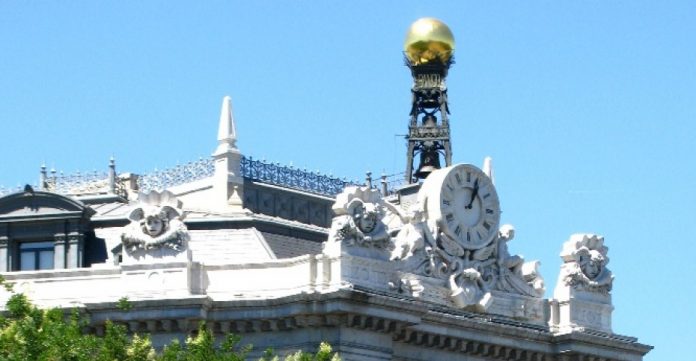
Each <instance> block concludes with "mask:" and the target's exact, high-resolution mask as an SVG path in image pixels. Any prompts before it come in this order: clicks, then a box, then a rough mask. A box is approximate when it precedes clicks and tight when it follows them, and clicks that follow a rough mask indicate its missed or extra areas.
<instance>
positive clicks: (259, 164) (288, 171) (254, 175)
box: [241, 157, 357, 197]
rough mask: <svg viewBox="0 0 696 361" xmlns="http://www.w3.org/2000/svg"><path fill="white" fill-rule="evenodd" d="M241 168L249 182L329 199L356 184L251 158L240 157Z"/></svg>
mask: <svg viewBox="0 0 696 361" xmlns="http://www.w3.org/2000/svg"><path fill="white" fill-rule="evenodd" d="M241 168H242V176H243V177H244V178H247V179H250V180H254V181H258V182H261V183H268V184H273V185H277V186H281V187H286V188H291V189H297V190H301V191H305V192H309V193H315V194H320V195H325V196H330V197H334V196H336V194H338V193H340V192H341V191H343V188H345V187H346V186H348V185H355V184H357V182H355V181H348V180H346V179H345V178H344V179H340V178H336V177H333V176H331V175H325V174H321V173H319V172H311V171H308V170H306V169H299V168H295V167H293V166H283V165H280V164H279V163H270V162H266V161H263V160H255V159H252V157H248V158H247V157H242V162H241Z"/></svg>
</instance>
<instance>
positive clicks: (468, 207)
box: [464, 178, 479, 209]
mask: <svg viewBox="0 0 696 361" xmlns="http://www.w3.org/2000/svg"><path fill="white" fill-rule="evenodd" d="M478 181H479V180H478V178H476V179H475V180H474V190H473V191H472V192H471V200H469V204H467V205H466V206H465V207H464V208H465V209H471V205H472V204H474V199H475V198H476V196H477V195H478V190H479V184H478Z"/></svg>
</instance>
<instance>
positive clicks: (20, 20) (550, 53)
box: [0, 1, 696, 360]
mask: <svg viewBox="0 0 696 361" xmlns="http://www.w3.org/2000/svg"><path fill="white" fill-rule="evenodd" d="M423 16H433V17H437V18H440V19H442V20H443V21H445V22H446V23H447V24H449V26H450V28H451V29H452V31H453V33H454V35H455V38H456V41H457V49H456V53H455V54H456V55H455V57H456V64H455V65H454V66H453V68H452V69H451V70H450V75H449V77H448V86H449V95H450V96H449V99H450V104H451V111H452V114H451V127H452V134H453V135H452V138H453V152H454V161H455V162H466V163H474V164H477V165H480V164H481V162H482V160H483V158H484V156H486V155H490V156H492V157H493V160H494V161H493V164H494V167H495V172H496V182H497V187H498V193H499V196H500V199H501V207H502V209H503V211H504V214H503V222H506V223H512V224H513V225H515V227H516V228H517V237H516V239H515V240H514V241H513V243H511V244H510V248H511V251H512V252H513V253H520V254H523V255H524V256H525V257H526V258H527V259H539V260H541V261H542V273H543V275H544V276H545V278H546V283H547V289H548V290H549V291H547V294H548V295H550V294H551V290H552V289H553V287H554V285H555V282H556V276H557V272H558V267H559V264H560V259H559V257H558V253H559V252H560V249H561V244H562V243H563V242H564V241H565V240H566V239H567V238H568V236H569V235H570V234H572V233H575V232H594V233H599V234H602V235H604V236H605V237H606V244H607V245H608V246H609V247H610V251H609V257H610V258H611V262H610V264H609V268H610V269H612V271H613V272H614V274H615V275H616V281H615V288H614V292H613V297H614V305H615V311H614V330H615V332H617V333H620V334H628V335H633V336H638V337H639V338H640V341H642V342H644V343H648V344H652V345H655V346H656V349H655V350H654V351H653V352H652V353H650V354H649V355H648V357H647V358H646V359H647V360H671V359H679V358H682V356H681V355H682V352H683V351H681V350H680V346H681V347H682V348H683V347H684V345H688V344H689V343H690V342H691V343H692V342H693V341H696V338H695V337H694V336H693V332H692V330H691V329H690V327H691V325H693V324H694V323H696V312H694V311H693V309H692V303H693V302H691V300H692V297H694V296H696V294H695V293H696V292H694V291H695V288H696V286H694V284H695V283H694V282H693V280H692V278H693V277H694V274H696V266H695V265H694V262H693V254H694V253H695V252H696V246H695V245H694V244H695V243H696V236H694V231H693V230H691V229H689V228H688V227H687V226H688V225H689V224H693V223H694V221H696V211H695V210H694V207H695V206H694V204H696V191H694V187H696V162H694V161H693V154H694V151H693V148H694V145H693V144H694V138H695V137H694V134H695V133H696V126H695V125H694V119H695V118H696V4H695V3H694V2H690V1H660V2H650V1H525V2H522V1H516V2H501V1H485V2H483V1H481V2H471V1H451V2H440V1H418V2H416V1H383V2H379V3H377V2H372V1H350V2H348V1H341V2H339V1H314V2H310V1H285V2H282V3H281V2H269V1H255V2H248V1H247V2H241V1H239V2H235V1H209V2H198V3H195V4H193V3H180V2H170V1H147V2H142V1H108V2H107V1H103V2H94V1H62V2H59V1H53V2H50V1H3V2H0V141H1V142H2V143H1V144H2V151H0V184H1V185H4V186H16V185H19V184H24V183H33V182H35V181H36V179H37V177H38V170H39V166H40V165H41V164H42V162H45V163H46V164H47V165H48V167H49V168H50V167H55V168H56V169H58V170H62V171H64V172H66V173H71V172H74V171H76V170H80V171H91V170H95V169H97V170H106V167H107V165H108V159H109V157H110V156H111V155H113V156H114V157H115V158H116V162H117V169H118V170H119V171H121V172H125V171H130V172H136V173H142V172H148V171H151V170H153V169H154V168H156V167H157V168H160V169H161V168H165V167H170V166H173V165H175V164H177V163H178V162H179V163H180V162H186V161H189V160H194V159H197V158H198V157H205V156H208V155H210V154H211V153H212V151H213V150H214V148H215V144H216V142H215V136H216V126H217V118H218V115H219V109H220V103H221V100H222V97H223V96H224V95H230V96H232V99H233V107H234V112H235V118H236V120H237V131H238V134H239V146H240V149H241V150H242V152H243V153H244V154H247V155H251V156H254V157H258V158H262V157H265V158H266V159H268V160H272V161H277V162H280V163H283V164H289V163H291V162H292V164H294V165H296V166H301V167H308V168H310V169H319V170H321V171H323V172H326V173H329V172H332V173H333V174H337V175H340V176H347V177H349V178H362V177H363V176H364V172H365V171H366V170H372V171H373V172H375V173H381V172H386V173H397V172H402V171H403V169H404V166H405V144H404V141H403V138H402V137H401V136H400V135H403V134H404V133H405V131H406V126H407V121H408V111H409V110H410V108H409V102H410V91H409V89H410V86H411V79H410V74H409V72H408V69H407V68H406V67H404V66H403V59H402V54H401V51H402V42H403V38H404V34H405V31H406V29H407V28H408V26H409V24H410V23H411V22H413V21H414V20H416V19H417V18H419V17H423Z"/></svg>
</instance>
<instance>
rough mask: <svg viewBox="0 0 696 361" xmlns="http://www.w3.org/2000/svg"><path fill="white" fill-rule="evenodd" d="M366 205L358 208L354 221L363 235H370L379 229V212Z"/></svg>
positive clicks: (354, 214)
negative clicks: (376, 228)
mask: <svg viewBox="0 0 696 361" xmlns="http://www.w3.org/2000/svg"><path fill="white" fill-rule="evenodd" d="M368 208H372V207H366V206H365V205H362V206H359V207H356V209H355V211H354V213H353V219H355V223H356V224H357V226H358V228H359V229H360V230H361V231H362V232H363V233H370V232H372V231H374V230H375V227H377V212H376V211H375V210H374V209H368Z"/></svg>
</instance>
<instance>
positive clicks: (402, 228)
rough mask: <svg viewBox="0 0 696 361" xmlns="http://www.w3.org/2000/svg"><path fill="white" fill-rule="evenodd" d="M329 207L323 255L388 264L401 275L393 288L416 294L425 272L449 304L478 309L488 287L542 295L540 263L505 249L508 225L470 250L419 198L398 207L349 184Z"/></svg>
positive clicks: (484, 305)
mask: <svg viewBox="0 0 696 361" xmlns="http://www.w3.org/2000/svg"><path fill="white" fill-rule="evenodd" d="M333 210H334V212H335V214H336V216H335V217H334V218H333V222H332V226H331V229H330V232H329V238H328V241H327V242H326V243H325V245H324V254H325V255H328V256H339V255H340V254H341V252H342V251H343V252H347V253H349V254H352V255H359V256H364V257H370V258H375V259H380V260H383V261H386V262H391V263H393V264H394V267H393V269H394V271H395V273H398V274H401V275H405V278H402V279H399V280H398V281H397V282H396V283H394V284H393V285H392V286H393V287H392V288H393V289H397V290H399V291H402V292H403V291H408V292H411V293H412V295H413V294H419V293H420V292H421V291H422V288H423V285H422V283H423V282H421V281H419V277H425V278H427V279H429V280H430V281H433V280H436V282H435V283H437V284H440V285H441V286H443V287H446V288H448V289H449V291H450V299H451V302H452V303H453V304H454V305H456V306H458V307H461V308H473V309H476V310H480V311H485V310H486V309H488V307H489V306H490V304H491V300H492V295H491V291H493V290H497V291H502V292H508V293H516V294H520V295H523V296H527V297H535V298H540V297H542V296H543V294H544V291H545V289H544V281H543V278H542V277H541V275H540V274H539V273H538V265H539V263H538V262H536V261H534V262H525V261H524V259H523V258H522V257H521V256H517V255H510V254H509V252H508V247H507V243H508V242H509V241H510V240H512V239H513V238H514V228H513V227H512V226H510V225H503V226H502V227H501V228H500V231H499V232H498V235H497V236H496V237H494V238H493V239H492V240H491V241H490V242H489V243H488V244H487V245H486V246H485V247H483V248H479V249H476V250H469V249H465V248H463V247H461V246H460V245H459V244H458V243H457V241H455V240H454V239H452V238H451V237H448V236H447V235H446V234H444V233H442V232H438V227H437V224H436V221H435V220H433V219H429V217H428V212H427V210H426V209H425V208H424V205H423V202H415V203H412V204H411V205H410V206H409V207H408V209H407V210H403V209H401V208H400V207H399V206H398V205H394V204H392V203H390V202H387V201H386V200H384V198H382V197H381V195H380V193H379V191H377V190H375V189H371V188H368V187H358V186H353V187H347V188H346V189H345V190H344V191H343V192H342V193H341V194H339V195H338V197H337V199H336V203H335V204H334V206H333ZM409 276H415V277H409Z"/></svg>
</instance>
